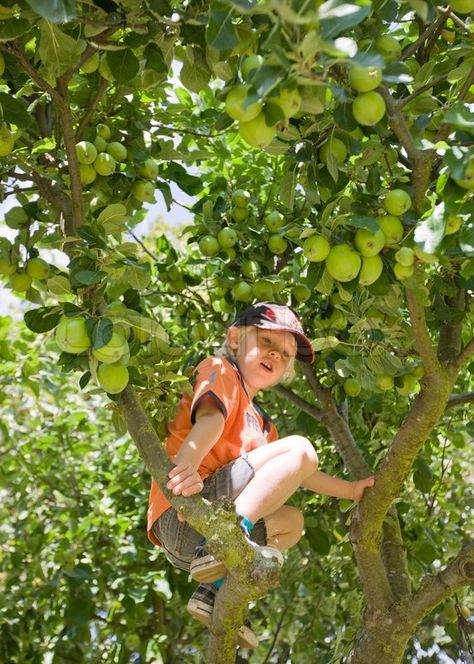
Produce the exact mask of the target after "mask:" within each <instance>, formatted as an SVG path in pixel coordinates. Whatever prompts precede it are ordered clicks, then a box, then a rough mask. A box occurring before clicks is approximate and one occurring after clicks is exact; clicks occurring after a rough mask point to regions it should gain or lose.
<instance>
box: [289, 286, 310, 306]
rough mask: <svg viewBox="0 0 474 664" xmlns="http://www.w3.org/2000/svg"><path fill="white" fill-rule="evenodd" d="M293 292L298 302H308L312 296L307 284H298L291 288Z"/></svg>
mask: <svg viewBox="0 0 474 664" xmlns="http://www.w3.org/2000/svg"><path fill="white" fill-rule="evenodd" d="M291 294H292V295H293V297H294V298H295V300H296V301H297V302H307V301H308V300H309V298H310V297H311V291H310V290H309V288H308V286H306V284H296V286H293V288H292V289H291Z"/></svg>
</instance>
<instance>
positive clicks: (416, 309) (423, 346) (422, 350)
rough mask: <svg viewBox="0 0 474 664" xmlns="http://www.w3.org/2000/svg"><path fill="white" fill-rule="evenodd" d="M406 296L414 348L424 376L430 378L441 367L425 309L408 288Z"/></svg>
mask: <svg viewBox="0 0 474 664" xmlns="http://www.w3.org/2000/svg"><path fill="white" fill-rule="evenodd" d="M406 294H407V303H408V310H409V312H410V322H411V329H412V331H413V338H414V340H415V347H416V350H417V351H418V354H419V356H420V357H421V361H422V363H423V367H424V369H425V373H426V375H427V376H432V375H434V374H437V373H439V372H440V371H441V367H440V364H439V362H438V359H437V357H436V352H435V349H434V346H433V344H432V341H431V339H430V335H429V332H428V326H427V324H426V317H425V309H424V307H423V305H422V304H420V302H419V300H418V298H417V296H416V294H415V293H414V292H413V291H411V290H410V289H409V288H407V289H406Z"/></svg>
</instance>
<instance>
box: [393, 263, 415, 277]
mask: <svg viewBox="0 0 474 664" xmlns="http://www.w3.org/2000/svg"><path fill="white" fill-rule="evenodd" d="M413 272H414V269H413V265H402V264H401V263H395V264H394V266H393V273H394V275H395V276H396V278H397V279H398V280H399V281H404V280H405V279H409V278H410V277H411V276H412V275H413Z"/></svg>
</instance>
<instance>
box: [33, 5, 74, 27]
mask: <svg viewBox="0 0 474 664" xmlns="http://www.w3.org/2000/svg"><path fill="white" fill-rule="evenodd" d="M26 2H27V3H28V4H29V5H30V7H31V9H33V11H35V12H36V13H37V14H39V15H40V16H42V17H43V18H45V19H47V20H48V21H51V22H52V23H68V22H69V21H72V20H73V19H75V18H76V2H75V0H26Z"/></svg>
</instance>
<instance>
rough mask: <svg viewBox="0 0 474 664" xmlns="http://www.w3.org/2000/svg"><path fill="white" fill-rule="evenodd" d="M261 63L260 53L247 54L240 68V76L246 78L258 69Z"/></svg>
mask: <svg viewBox="0 0 474 664" xmlns="http://www.w3.org/2000/svg"><path fill="white" fill-rule="evenodd" d="M262 64H263V57H262V56H261V55H248V56H247V57H246V58H245V59H244V61H243V62H242V66H241V68H240V72H241V74H242V78H243V79H244V80H247V79H248V78H249V76H250V75H251V74H253V72H254V71H256V70H257V69H260V67H261V66H262Z"/></svg>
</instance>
